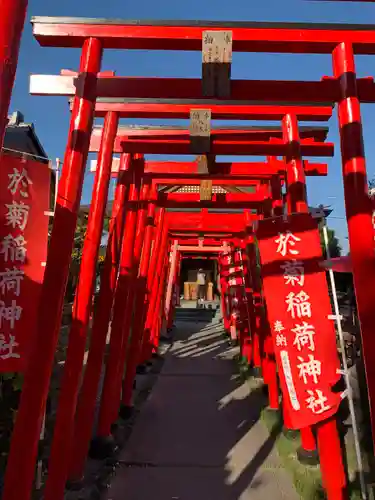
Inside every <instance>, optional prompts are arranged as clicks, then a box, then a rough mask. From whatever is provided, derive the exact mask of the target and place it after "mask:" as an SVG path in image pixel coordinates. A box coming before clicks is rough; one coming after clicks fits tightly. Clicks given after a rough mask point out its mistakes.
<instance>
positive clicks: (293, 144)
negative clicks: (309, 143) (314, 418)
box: [282, 114, 319, 463]
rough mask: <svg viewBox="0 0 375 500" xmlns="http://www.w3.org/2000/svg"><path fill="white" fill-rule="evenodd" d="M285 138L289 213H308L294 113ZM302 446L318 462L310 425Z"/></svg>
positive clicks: (285, 123)
mask: <svg viewBox="0 0 375 500" xmlns="http://www.w3.org/2000/svg"><path fill="white" fill-rule="evenodd" d="M282 129H283V138H284V142H285V143H286V144H287V145H288V149H287V155H286V184H287V192H286V205H287V213H288V214H289V215H291V214H294V213H308V211H309V207H308V204H307V193H306V178H305V172H304V169H303V162H302V158H301V150H300V138H299V131H298V121H297V119H296V117H295V116H294V115H292V114H288V115H285V117H284V118H283V120H282ZM283 410H284V411H283V413H284V423H285V426H286V428H289V425H288V409H287V407H286V405H285V400H283ZM300 434H301V448H300V449H299V450H298V457H299V459H300V460H301V461H305V462H309V463H318V460H319V459H318V454H317V451H316V442H315V436H314V435H313V433H312V430H311V428H310V427H306V428H304V429H300Z"/></svg>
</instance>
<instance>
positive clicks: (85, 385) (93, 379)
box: [69, 153, 130, 481]
mask: <svg viewBox="0 0 375 500" xmlns="http://www.w3.org/2000/svg"><path fill="white" fill-rule="evenodd" d="M129 163H130V155H127V154H125V153H124V154H122V156H121V163H120V169H119V174H118V178H117V186H116V191H115V198H114V201H113V206H112V215H111V221H110V225H109V235H108V243H107V251H106V255H105V260H104V264H103V268H102V272H101V275H100V291H99V295H98V300H97V304H96V307H95V311H94V321H93V326H92V331H91V342H90V350H89V354H88V358H87V365H86V369H85V374H84V378H83V382H82V388H81V394H80V398H79V401H78V406H77V415H76V424H75V430H74V440H73V448H72V453H71V457H70V473H69V479H70V480H72V481H77V480H80V479H81V477H82V474H83V469H84V464H85V461H86V457H87V453H88V450H89V444H90V440H91V437H92V428H93V423H94V416H95V404H96V398H97V394H98V387H99V381H100V376H101V372H102V366H103V358H104V351H105V346H106V340H107V335H108V329H109V323H110V317H111V310H112V304H113V298H114V294H115V290H116V283H117V273H118V268H119V263H120V254H121V245H122V237H123V229H124V220H125V208H126V199H127V196H128V190H129V187H128V185H127V184H126V171H127V170H128V167H129Z"/></svg>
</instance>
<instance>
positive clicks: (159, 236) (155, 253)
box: [139, 207, 168, 371]
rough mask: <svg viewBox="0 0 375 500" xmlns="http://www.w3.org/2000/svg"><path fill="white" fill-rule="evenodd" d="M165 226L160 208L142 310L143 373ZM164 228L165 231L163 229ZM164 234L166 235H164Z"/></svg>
mask: <svg viewBox="0 0 375 500" xmlns="http://www.w3.org/2000/svg"><path fill="white" fill-rule="evenodd" d="M166 225H167V221H166V217H165V208H164V207H160V208H159V210H158V213H157V218H156V223H155V236H154V242H153V246H152V251H151V257H150V263H149V268H148V274H147V294H146V303H145V309H144V314H145V317H144V331H143V337H142V347H141V359H140V361H141V364H140V366H139V371H143V369H144V366H143V365H144V364H145V363H147V361H149V360H150V358H151V354H152V347H151V345H150V341H151V338H150V329H149V324H150V320H152V318H150V316H151V305H153V303H154V298H153V291H154V290H153V285H154V280H155V279H156V278H157V276H156V268H157V262H158V258H159V254H160V251H161V246H162V240H163V239H164V238H166V237H167V236H168V231H167V228H165V226H166ZM164 228H165V229H164ZM165 233H166V234H165Z"/></svg>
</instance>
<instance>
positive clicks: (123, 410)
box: [118, 180, 151, 419]
mask: <svg viewBox="0 0 375 500" xmlns="http://www.w3.org/2000/svg"><path fill="white" fill-rule="evenodd" d="M150 188H151V182H150V181H149V180H148V181H147V182H143V185H142V190H141V196H140V199H141V203H140V207H139V210H138V219H137V228H136V236H135V243H134V256H133V279H132V283H131V290H130V295H129V303H128V305H127V307H128V308H129V311H130V313H131V314H132V316H131V318H130V322H129V323H128V325H126V324H125V328H126V329H127V331H125V332H124V334H125V336H126V337H127V339H129V335H130V341H127V339H126V338H125V341H124V345H125V349H124V351H125V356H124V363H122V365H123V364H125V366H126V371H128V368H129V366H134V365H135V367H136V366H137V359H136V358H137V352H138V344H139V342H140V338H139V336H138V335H137V329H136V328H135V324H136V323H138V322H139V317H137V316H136V315H135V314H134V313H133V311H134V308H135V306H136V303H137V301H136V296H137V293H138V291H139V288H138V271H139V265H140V260H141V254H142V248H143V245H144V236H145V228H146V219H147V212H148V206H147V202H148V198H149V194H150ZM122 374H123V369H120V371H119V375H120V376H121V380H120V381H119V382H118V383H119V384H121V385H122V387H124V382H123V380H122V378H123V377H122ZM125 378H126V375H125ZM118 391H120V388H119V389H118ZM120 392H121V391H120ZM124 396H125V395H124V393H123V394H122V404H121V406H120V411H119V415H120V417H121V418H123V419H127V418H128V417H129V416H130V415H131V413H132V407H131V406H130V405H127V404H124V399H125V400H126V398H124Z"/></svg>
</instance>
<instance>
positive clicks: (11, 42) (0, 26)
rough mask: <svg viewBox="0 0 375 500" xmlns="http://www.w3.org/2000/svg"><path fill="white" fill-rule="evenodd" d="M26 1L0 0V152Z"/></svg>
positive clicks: (15, 69) (23, 22) (6, 121)
mask: <svg viewBox="0 0 375 500" xmlns="http://www.w3.org/2000/svg"><path fill="white" fill-rule="evenodd" d="M27 4H28V0H0V12H1V17H0V152H1V150H2V147H3V142H4V135H5V129H6V126H7V123H8V110H9V104H10V100H11V96H12V90H13V84H14V79H15V76H16V71H17V64H18V54H19V50H20V44H21V36H22V31H23V27H24V24H25V17H26V11H27Z"/></svg>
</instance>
